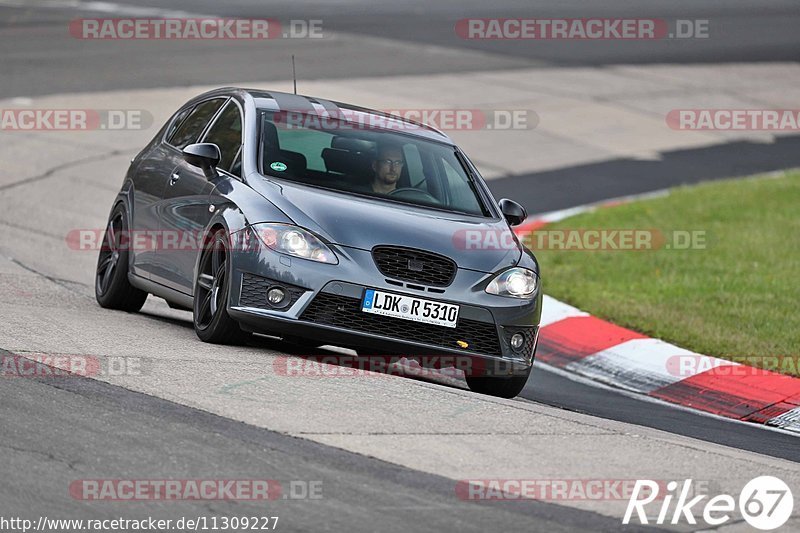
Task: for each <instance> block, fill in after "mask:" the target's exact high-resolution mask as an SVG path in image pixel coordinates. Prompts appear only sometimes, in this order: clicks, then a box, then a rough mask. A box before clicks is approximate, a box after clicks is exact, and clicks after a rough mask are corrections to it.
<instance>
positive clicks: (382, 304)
mask: <svg viewBox="0 0 800 533" xmlns="http://www.w3.org/2000/svg"><path fill="white" fill-rule="evenodd" d="M361 310H362V311H364V312H365V313H373V314H376V315H384V316H393V317H395V318H402V319H404V320H413V321H414V322H424V323H426V324H436V325H437V326H445V327H447V328H454V327H456V322H458V306H457V305H453V304H446V303H442V302H434V301H432V300H423V299H422V298H414V297H413V296H404V295H402V294H392V293H389V292H383V291H376V290H374V289H367V290H366V292H365V293H364V300H363V301H362V302H361Z"/></svg>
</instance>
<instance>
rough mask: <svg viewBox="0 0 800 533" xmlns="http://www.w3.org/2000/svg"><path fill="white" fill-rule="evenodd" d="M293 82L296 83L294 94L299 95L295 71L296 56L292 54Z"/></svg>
mask: <svg viewBox="0 0 800 533" xmlns="http://www.w3.org/2000/svg"><path fill="white" fill-rule="evenodd" d="M292 81H293V82H294V94H297V71H296V70H295V69H294V54H292Z"/></svg>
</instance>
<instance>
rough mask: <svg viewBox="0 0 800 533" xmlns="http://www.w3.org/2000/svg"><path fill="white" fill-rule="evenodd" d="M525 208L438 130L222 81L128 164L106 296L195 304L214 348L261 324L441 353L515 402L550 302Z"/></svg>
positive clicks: (127, 303) (480, 384)
mask: <svg viewBox="0 0 800 533" xmlns="http://www.w3.org/2000/svg"><path fill="white" fill-rule="evenodd" d="M525 217H526V213H525V210H524V209H523V208H522V207H521V206H520V205H519V204H517V203H515V202H513V201H511V200H507V199H504V200H500V201H499V202H497V201H495V200H494V198H493V197H492V195H491V193H490V192H489V189H488V187H487V186H486V183H485V182H484V180H483V179H482V178H481V176H480V174H479V173H478V170H477V169H476V168H475V166H474V165H473V164H472V163H471V162H470V160H469V159H468V158H467V156H466V155H465V154H464V153H463V152H461V150H459V148H458V147H457V146H455V144H454V143H453V141H452V140H451V139H450V138H449V137H448V136H447V135H445V134H443V133H442V132H440V131H438V130H436V129H434V128H432V127H429V126H426V125H423V124H418V123H415V122H412V121H408V120H404V119H401V118H398V117H394V116H391V115H387V114H384V113H381V112H379V111H374V110H369V109H364V108H360V107H356V106H350V105H346V104H342V103H338V102H331V101H328V100H323V99H320V98H312V97H305V96H298V95H294V94H286V93H279V92H271V91H261V90H245V89H237V88H226V89H219V90H215V91H212V92H209V93H206V94H203V95H201V96H198V97H197V98H195V99H193V100H191V101H190V102H188V103H187V104H186V105H184V106H183V107H182V108H181V109H179V110H178V111H177V112H176V113H175V114H174V115H173V116H172V117H171V118H170V119H169V121H168V122H167V123H166V124H165V125H164V127H163V128H162V129H161V130H160V131H159V132H158V134H157V135H156V137H155V138H154V139H153V140H152V141H151V142H150V143H149V144H148V145H147V146H146V147H145V148H144V149H143V150H142V151H141V153H139V154H138V155H137V156H136V157H135V158H134V159H133V161H132V162H131V165H130V168H129V170H128V173H127V176H126V178H125V181H124V183H123V185H122V188H121V190H120V192H119V195H118V196H117V198H116V199H115V201H114V205H113V206H112V209H111V214H110V216H109V221H108V226H107V229H106V232H105V237H104V242H103V246H102V248H101V251H100V255H99V258H98V264H97V274H96V283H95V292H96V296H97V301H98V302H99V303H100V305H101V306H103V307H106V308H111V309H121V310H126V311H131V312H133V311H138V310H139V309H140V308H141V307H142V305H143V304H144V301H145V299H146V298H147V295H148V294H153V295H155V296H158V297H161V298H164V299H165V300H166V301H167V302H168V303H169V304H170V306H172V307H175V308H180V309H187V310H191V311H192V312H193V317H194V327H195V331H196V332H197V335H198V337H199V338H200V339H202V340H203V341H206V342H213V343H236V342H242V341H245V340H246V339H247V337H248V336H249V335H250V334H252V333H254V332H257V333H263V334H269V335H273V336H279V337H281V338H283V339H285V340H287V341H289V342H294V343H297V344H302V345H306V346H321V345H326V344H331V345H337V346H344V347H349V348H354V349H356V350H357V351H358V353H359V354H362V355H365V354H389V355H403V356H406V357H408V358H410V359H415V358H416V359H417V360H420V361H426V362H430V361H431V360H434V359H435V360H437V361H440V362H442V361H446V362H447V363H444V364H448V365H449V366H455V367H459V368H460V369H461V370H462V371H464V375H465V378H466V381H467V384H468V385H469V387H470V389H471V390H473V391H476V392H482V393H486V394H492V395H496V396H503V397H513V396H515V395H517V394H518V393H519V392H520V391H521V390H522V388H523V387H524V385H525V383H526V381H527V379H528V376H529V374H530V371H531V367H532V365H533V358H534V353H535V350H536V344H537V339H538V324H539V319H540V315H541V304H542V292H541V285H540V274H539V266H538V263H537V261H536V258H535V257H534V255H533V254H532V253H531V251H530V250H528V249H527V248H526V247H525V246H524V245H523V244H522V243H521V242H520V241H519V239H518V238H517V237H516V236H515V235H514V233H513V231H512V230H511V227H510V226H513V225H518V224H520V223H522V221H523V220H524V219H525ZM436 358H438V359H436ZM453 361H455V362H456V363H455V364H451V363H453ZM462 361H467V362H468V363H469V364H466V365H464V364H460V362H462ZM426 364H427V363H426Z"/></svg>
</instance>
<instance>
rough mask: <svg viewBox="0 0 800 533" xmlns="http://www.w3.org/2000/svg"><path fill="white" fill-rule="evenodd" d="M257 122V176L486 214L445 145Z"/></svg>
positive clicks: (357, 127)
mask: <svg viewBox="0 0 800 533" xmlns="http://www.w3.org/2000/svg"><path fill="white" fill-rule="evenodd" d="M259 122H260V152H259V153H260V155H259V157H260V160H261V172H262V173H263V174H265V175H267V176H274V177H276V178H281V179H286V180H291V181H295V182H300V183H304V184H307V185H312V186H316V187H324V188H328V189H334V190H338V191H345V192H350V193H356V194H363V195H367V196H372V197H377V198H382V199H386V200H391V201H397V202H404V203H410V204H415V205H422V206H427V207H434V208H437V209H443V210H447V211H453V212H459V213H468V214H474V215H484V216H486V215H487V214H488V211H487V209H486V208H485V206H484V202H483V201H482V200H481V197H480V195H479V193H478V190H477V185H476V184H475V183H474V182H473V179H472V177H471V176H470V174H469V173H468V172H467V170H466V169H465V168H464V165H463V164H462V162H461V160H460V158H459V156H458V155H456V151H455V149H454V148H453V147H452V146H448V145H445V144H440V143H437V142H433V141H427V140H425V139H422V138H420V137H417V136H412V135H403V134H401V133H395V132H393V131H390V130H388V129H383V128H376V127H372V126H369V127H367V126H365V125H363V124H360V123H355V122H353V121H350V120H339V119H335V118H330V117H320V116H318V115H300V114H294V115H292V116H290V115H288V114H286V113H281V112H274V111H267V110H262V111H261V112H260V119H259ZM388 122H396V121H393V120H388ZM397 124H401V125H402V123H399V122H397V123H396V124H395V126H396V125H397ZM404 126H408V127H409V128H416V129H420V128H421V126H414V125H404Z"/></svg>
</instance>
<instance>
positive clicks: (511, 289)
mask: <svg viewBox="0 0 800 533" xmlns="http://www.w3.org/2000/svg"><path fill="white" fill-rule="evenodd" d="M538 281H539V279H538V278H537V277H536V273H535V272H533V271H532V270H528V269H527V268H520V267H515V268H510V269H508V270H506V271H505V272H501V273H500V274H498V275H497V276H495V278H494V279H493V280H492V281H491V282H490V283H489V285H488V286H487V287H486V292H488V293H489V294H497V295H498V296H513V297H514V298H528V297H529V296H530V295H531V294H533V293H534V291H536V287H537V285H538Z"/></svg>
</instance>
